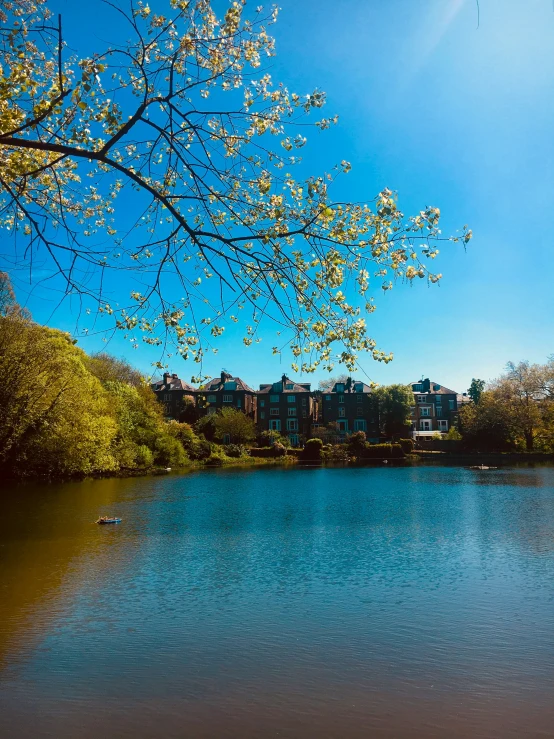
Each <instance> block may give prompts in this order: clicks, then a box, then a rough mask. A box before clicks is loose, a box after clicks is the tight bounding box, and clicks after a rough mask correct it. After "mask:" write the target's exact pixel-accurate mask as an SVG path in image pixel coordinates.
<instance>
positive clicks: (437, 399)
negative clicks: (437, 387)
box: [435, 395, 442, 403]
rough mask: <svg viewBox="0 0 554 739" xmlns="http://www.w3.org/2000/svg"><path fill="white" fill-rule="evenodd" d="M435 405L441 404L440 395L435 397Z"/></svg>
mask: <svg viewBox="0 0 554 739" xmlns="http://www.w3.org/2000/svg"><path fill="white" fill-rule="evenodd" d="M435 403H442V395H437V396H436V397H435Z"/></svg>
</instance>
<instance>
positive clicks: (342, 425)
mask: <svg viewBox="0 0 554 739" xmlns="http://www.w3.org/2000/svg"><path fill="white" fill-rule="evenodd" d="M337 423H338V426H339V433H341V434H345V433H347V432H348V421H337Z"/></svg>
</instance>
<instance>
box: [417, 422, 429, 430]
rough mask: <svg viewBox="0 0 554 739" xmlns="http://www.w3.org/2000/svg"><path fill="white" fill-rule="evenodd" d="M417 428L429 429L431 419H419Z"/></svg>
mask: <svg viewBox="0 0 554 739" xmlns="http://www.w3.org/2000/svg"><path fill="white" fill-rule="evenodd" d="M419 428H420V431H431V421H420V422H419Z"/></svg>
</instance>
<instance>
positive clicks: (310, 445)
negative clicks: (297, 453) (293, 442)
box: [301, 439, 323, 462]
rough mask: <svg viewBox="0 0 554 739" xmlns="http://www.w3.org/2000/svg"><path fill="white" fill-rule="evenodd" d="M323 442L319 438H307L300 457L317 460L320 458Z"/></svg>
mask: <svg viewBox="0 0 554 739" xmlns="http://www.w3.org/2000/svg"><path fill="white" fill-rule="evenodd" d="M322 449H323V442H322V441H321V439H308V441H307V442H306V444H305V445H304V449H303V450H302V457H301V458H302V459H305V460H310V461H313V462H317V461H319V460H320V459H321V451H322Z"/></svg>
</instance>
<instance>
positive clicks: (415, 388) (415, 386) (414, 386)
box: [412, 384, 423, 392]
mask: <svg viewBox="0 0 554 739" xmlns="http://www.w3.org/2000/svg"><path fill="white" fill-rule="evenodd" d="M412 389H413V390H415V391H416V392H417V391H418V390H423V385H420V384H417V385H412Z"/></svg>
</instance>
